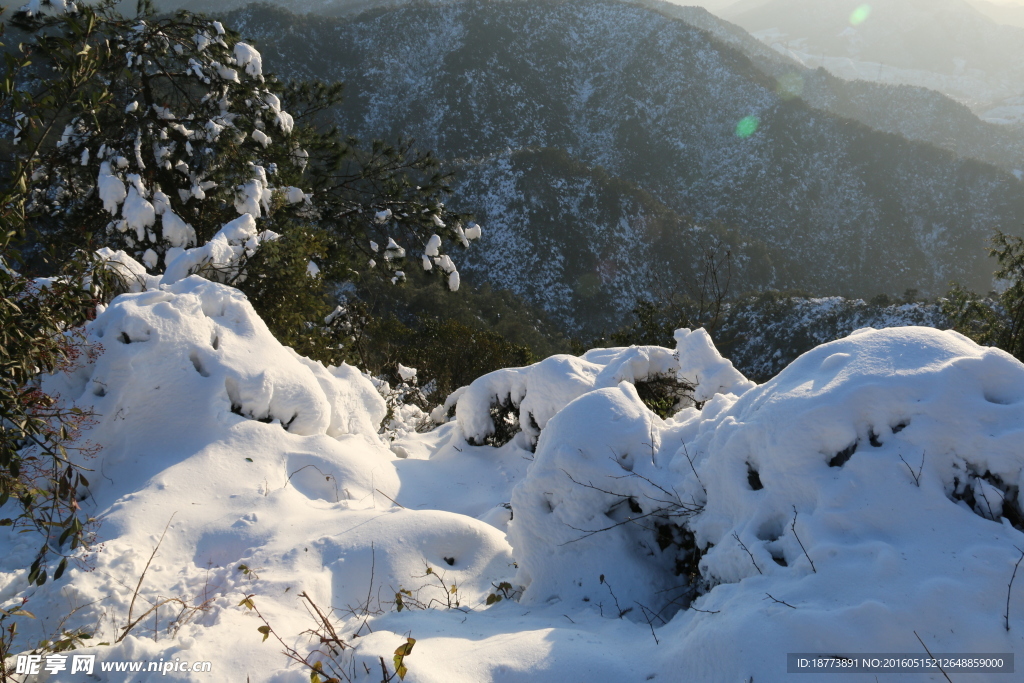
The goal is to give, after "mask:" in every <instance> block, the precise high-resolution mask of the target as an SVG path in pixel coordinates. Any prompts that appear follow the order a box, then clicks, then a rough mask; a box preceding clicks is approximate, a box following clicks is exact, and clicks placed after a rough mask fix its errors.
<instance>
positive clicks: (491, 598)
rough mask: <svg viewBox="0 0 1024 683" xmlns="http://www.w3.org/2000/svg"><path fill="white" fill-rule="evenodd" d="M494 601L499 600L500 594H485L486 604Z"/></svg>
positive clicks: (491, 603)
mask: <svg viewBox="0 0 1024 683" xmlns="http://www.w3.org/2000/svg"><path fill="white" fill-rule="evenodd" d="M496 602H501V596H500V595H497V594H495V593H491V594H490V595H488V596H487V604H488V605H493V604H494V603H496Z"/></svg>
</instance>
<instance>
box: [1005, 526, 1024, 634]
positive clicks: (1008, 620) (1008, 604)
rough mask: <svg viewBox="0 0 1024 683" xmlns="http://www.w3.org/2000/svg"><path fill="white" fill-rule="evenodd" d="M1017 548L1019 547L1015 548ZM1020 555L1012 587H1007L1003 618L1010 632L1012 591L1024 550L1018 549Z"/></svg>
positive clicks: (1014, 568) (1011, 578)
mask: <svg viewBox="0 0 1024 683" xmlns="http://www.w3.org/2000/svg"><path fill="white" fill-rule="evenodd" d="M1013 547H1014V548H1017V546H1013ZM1017 551H1018V552H1019V553H1020V557H1019V558H1018V559H1017V564H1015V565H1013V575H1012V576H1011V577H1010V585H1009V586H1007V587H1006V614H1004V615H1003V617H1004V618H1005V619H1006V630H1007V631H1009V630H1010V591H1012V590H1013V580H1014V579H1015V578H1017V568H1018V567H1020V563H1021V560H1024V550H1021V549H1020V548H1017Z"/></svg>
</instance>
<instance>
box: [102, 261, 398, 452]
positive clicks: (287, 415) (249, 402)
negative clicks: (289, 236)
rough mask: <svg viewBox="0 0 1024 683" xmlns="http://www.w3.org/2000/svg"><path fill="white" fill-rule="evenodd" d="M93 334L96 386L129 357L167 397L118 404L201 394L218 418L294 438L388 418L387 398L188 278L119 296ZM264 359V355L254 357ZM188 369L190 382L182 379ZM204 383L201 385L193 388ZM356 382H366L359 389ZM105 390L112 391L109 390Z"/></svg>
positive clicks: (126, 398)
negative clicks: (100, 350) (301, 351)
mask: <svg viewBox="0 0 1024 683" xmlns="http://www.w3.org/2000/svg"><path fill="white" fill-rule="evenodd" d="M90 334H91V335H92V336H94V337H95V339H97V340H100V341H101V343H103V344H104V347H105V348H106V349H108V350H113V349H118V346H115V343H116V344H118V345H123V346H124V347H125V348H124V353H123V354H122V353H120V352H118V353H109V352H108V353H106V354H104V355H103V356H102V357H101V359H100V361H99V362H98V364H97V365H96V367H95V368H93V369H92V370H93V371H92V376H91V378H90V379H89V381H91V382H92V383H93V385H95V386H96V387H103V386H106V385H107V384H108V381H107V380H106V379H105V378H106V377H108V376H117V374H118V373H119V372H123V370H120V368H123V365H124V362H125V358H124V355H129V356H130V358H131V362H132V364H133V365H134V366H137V367H147V368H152V371H153V374H152V375H151V377H152V381H153V382H155V386H156V387H158V388H156V389H152V390H151V391H154V392H155V391H159V390H161V389H162V390H163V391H164V392H165V393H164V394H149V393H148V392H149V391H150V390H145V391H146V393H145V394H136V395H135V396H130V395H127V394H128V392H131V391H133V390H134V391H138V390H140V389H141V387H139V386H137V385H136V386H132V387H123V388H122V391H123V392H125V393H124V394H122V395H121V396H120V397H118V403H123V404H146V403H154V402H155V403H157V404H159V403H162V402H163V401H162V399H161V397H162V396H164V395H171V396H182V395H183V396H194V395H195V394H196V393H198V392H197V390H199V389H200V386H192V385H196V384H197V381H198V383H199V384H200V385H202V388H204V389H205V388H208V387H217V388H218V389H217V390H216V391H203V392H202V393H205V394H207V395H208V397H209V403H208V406H207V408H208V409H209V410H210V411H211V412H213V413H224V412H230V413H234V414H235V415H238V416H242V417H246V418H249V419H253V420H259V421H262V422H268V423H271V424H277V425H280V426H281V427H283V428H284V429H285V430H287V431H290V432H292V433H294V434H301V435H304V436H309V435H313V434H326V435H328V436H332V437H340V436H342V435H344V434H359V433H363V434H372V433H374V432H375V431H376V427H377V425H379V423H380V421H381V420H382V419H383V418H384V415H385V413H386V408H385V406H384V401H383V399H381V398H380V396H379V395H378V394H377V392H376V391H375V390H374V389H373V387H372V385H371V384H370V383H369V382H368V381H366V380H362V377H361V375H360V374H359V373H358V372H356V371H355V370H354V369H353V368H350V367H348V366H343V367H341V368H330V369H328V368H324V367H323V366H322V365H321V364H319V363H315V362H311V361H309V360H307V359H304V358H302V357H300V356H299V355H298V354H296V353H295V352H294V351H292V350H291V349H289V348H286V347H282V346H281V345H280V344H279V343H278V342H277V341H276V340H275V339H274V337H273V335H271V333H270V330H268V329H267V326H266V325H265V324H264V323H263V321H262V320H260V319H259V317H258V316H257V315H256V314H255V312H254V311H253V310H252V307H251V305H250V304H249V303H248V301H246V299H245V297H244V296H243V295H242V294H241V293H240V292H239V291H238V290H236V289H233V288H230V287H226V286H223V285H218V284H216V283H212V282H210V281H208V280H205V279H203V278H200V277H197V276H190V277H188V278H186V279H184V280H181V281H179V282H177V283H175V284H174V285H171V286H169V287H164V288H161V289H157V290H151V291H147V292H142V293H138V294H130V295H125V296H122V297H119V298H118V299H115V301H114V302H113V303H112V304H111V305H110V307H109V308H108V309H107V310H106V311H105V312H104V313H103V314H102V315H101V316H99V318H98V319H97V320H96V321H95V322H94V323H92V325H91V328H90ZM255 350H258V353H254V351H255ZM189 368H191V370H192V372H191V373H188V372H186V373H182V372H181V370H183V369H184V370H188V369H189ZM197 378H198V380H197ZM360 380H362V381H361V382H360ZM104 391H109V389H104Z"/></svg>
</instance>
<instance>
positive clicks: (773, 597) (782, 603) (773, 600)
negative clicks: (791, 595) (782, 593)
mask: <svg viewBox="0 0 1024 683" xmlns="http://www.w3.org/2000/svg"><path fill="white" fill-rule="evenodd" d="M765 595H767V596H768V597H769V598H771V599H772V602H777V603H779V604H780V605H785V606H786V607H789V608H792V609H796V607H793V605H791V604H789V603H788V602H786V601H785V600H779V599H777V598H776V597H775V596H773V595H772V594H771V593H765Z"/></svg>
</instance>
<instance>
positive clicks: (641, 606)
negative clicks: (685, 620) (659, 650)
mask: <svg viewBox="0 0 1024 683" xmlns="http://www.w3.org/2000/svg"><path fill="white" fill-rule="evenodd" d="M634 602H636V601H635V600H634ZM636 604H637V607H639V608H640V611H641V612H642V613H643V615H644V619H646V620H647V625H648V626H649V627H650V629H651V635H652V636H653V637H654V644H655V645H661V641H660V640H658V634H657V633H655V632H654V622H653V621H651V617H650V615H649V614H648V613H647V612H648V611H649V610H648V609H647V607H644V606H643V605H641V604H640V603H639V602H637V603H636ZM652 614H653V612H652ZM654 616H656V617H658V618H659V619H661V617H660V616H658V615H657V614H655V615H654ZM661 620H662V621H665V620H664V619H661Z"/></svg>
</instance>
